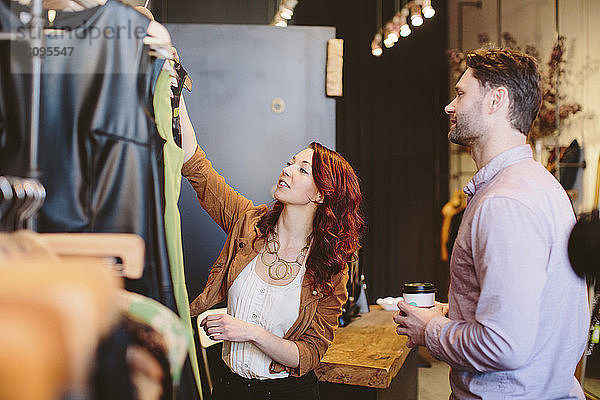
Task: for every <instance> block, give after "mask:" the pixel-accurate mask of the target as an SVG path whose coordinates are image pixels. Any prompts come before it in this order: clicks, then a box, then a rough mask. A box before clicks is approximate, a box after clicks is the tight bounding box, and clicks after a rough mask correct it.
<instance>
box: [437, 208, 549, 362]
mask: <svg viewBox="0 0 600 400" xmlns="http://www.w3.org/2000/svg"><path fill="white" fill-rule="evenodd" d="M542 221H543V219H542V218H540V216H539V215H537V214H536V211H535V210H532V209H531V208H529V207H527V206H526V205H525V204H523V203H521V202H520V201H518V200H516V199H513V198H508V197H491V198H488V199H487V200H485V202H484V203H483V204H482V205H481V206H480V207H479V208H478V210H477V211H476V215H474V218H473V223H472V225H471V246H472V254H473V262H474V272H475V274H476V280H477V282H478V284H479V289H480V293H479V299H478V302H477V307H476V310H475V317H474V320H472V321H461V320H451V319H448V318H445V317H435V318H433V319H432V320H431V321H430V322H429V323H428V324H427V327H426V330H425V341H426V344H427V347H428V348H429V350H430V351H431V353H432V354H433V356H434V357H436V358H438V359H440V360H443V361H445V362H447V363H448V364H450V365H451V366H452V367H453V368H456V369H458V370H464V371H470V372H489V371H499V370H512V369H517V368H519V367H521V366H523V365H524V364H525V363H527V361H528V360H529V359H530V357H531V356H532V353H533V350H534V344H535V340H536V336H537V333H538V330H539V329H540V308H541V306H542V304H541V302H542V294H543V293H542V292H543V289H544V284H545V282H546V279H547V270H546V268H547V264H548V259H549V257H550V250H551V246H552V243H550V239H549V235H548V232H547V229H552V227H550V226H546V227H545V226H544V224H543V223H542ZM451 307H452V305H451ZM450 316H452V314H450Z"/></svg>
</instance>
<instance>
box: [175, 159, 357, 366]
mask: <svg viewBox="0 0 600 400" xmlns="http://www.w3.org/2000/svg"><path fill="white" fill-rule="evenodd" d="M181 172H182V175H183V176H185V177H186V178H187V179H188V181H189V182H190V183H191V184H192V186H193V187H194V190H195V191H196V193H197V194H198V201H199V202H200V204H201V205H202V207H203V208H204V209H205V210H206V212H208V214H209V215H210V216H211V218H212V219H213V220H214V221H215V222H216V223H217V224H218V225H219V226H220V227H221V228H222V229H223V230H224V231H225V232H226V233H227V240H226V241H225V245H224V246H223V250H221V254H220V255H219V257H218V258H217V261H216V262H215V263H214V264H213V266H212V268H211V270H210V274H209V276H208V281H207V283H206V287H205V288H204V291H203V292H202V293H201V294H200V295H199V296H198V297H196V299H194V301H193V302H192V303H191V305H190V310H191V313H192V316H196V315H198V314H200V313H202V312H203V311H205V310H208V309H209V308H210V307H212V306H214V305H215V304H217V303H219V302H221V301H223V300H224V299H225V298H226V296H227V292H228V290H229V288H230V287H231V285H232V284H233V281H234V280H235V278H236V277H237V276H238V275H239V273H240V272H242V270H243V269H244V268H245V267H246V265H248V263H250V261H252V259H253V258H254V257H256V255H257V254H258V252H257V251H256V250H254V249H253V248H252V241H253V240H254V238H255V237H256V236H258V235H259V233H260V232H259V230H258V227H257V223H258V221H259V220H260V218H261V217H262V216H263V215H264V214H265V213H266V212H267V206H266V205H264V204H263V205H259V206H255V205H254V204H252V202H251V201H250V200H248V199H246V198H245V197H244V196H242V195H240V194H239V193H238V192H236V191H235V190H233V188H231V186H229V185H227V183H226V182H225V179H224V178H223V177H222V176H221V175H219V174H218V173H217V172H216V171H215V170H214V168H213V167H212V164H211V162H210V161H209V160H208V159H207V158H206V154H205V153H204V151H202V149H201V148H200V147H198V148H197V150H196V153H195V154H194V155H193V156H192V158H190V159H189V160H188V161H187V162H186V163H185V164H184V165H183V168H182V171H181ZM263 245H264V240H263V239H257V240H256V243H255V248H256V249H258V250H260V249H261V248H262V246H263ZM347 281H348V270H347V268H345V269H344V270H343V271H342V272H340V273H338V274H336V275H334V276H333V277H332V284H333V286H334V291H333V293H332V294H331V295H329V296H324V295H323V293H321V292H319V291H317V290H314V289H313V287H311V285H310V282H309V279H308V278H307V277H306V275H305V277H304V278H303V281H302V289H301V292H300V310H299V313H298V319H297V320H296V322H294V324H293V325H292V327H291V328H290V329H289V330H288V331H287V332H286V334H285V335H284V336H283V338H284V339H287V340H291V341H293V342H294V343H295V344H296V346H298V351H299V353H300V364H299V366H298V368H289V367H285V366H283V365H281V364H279V363H276V362H275V361H273V362H272V363H271V366H270V371H271V373H277V372H281V371H284V370H285V371H288V372H289V373H290V375H291V376H301V375H304V374H306V373H307V372H310V371H312V370H314V369H315V368H317V367H318V366H319V362H320V361H321V358H323V356H324V355H325V351H327V348H328V347H329V345H330V344H331V342H332V341H333V333H334V331H335V330H336V329H337V326H338V318H339V316H340V314H341V312H342V306H343V304H344V303H345V302H346V299H347V297H348V293H347V291H346V282H347Z"/></svg>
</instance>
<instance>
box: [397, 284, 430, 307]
mask: <svg viewBox="0 0 600 400" xmlns="http://www.w3.org/2000/svg"><path fill="white" fill-rule="evenodd" d="M435 292H436V289H435V285H434V284H433V283H428V282H413V283H405V284H404V288H403V290H402V297H403V298H404V301H405V302H407V303H408V304H411V305H413V306H417V307H422V308H430V307H433V303H434V301H435Z"/></svg>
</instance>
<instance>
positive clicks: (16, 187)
mask: <svg viewBox="0 0 600 400" xmlns="http://www.w3.org/2000/svg"><path fill="white" fill-rule="evenodd" d="M42 11H43V7H42V0H32V2H31V15H32V19H31V28H30V29H31V32H32V33H33V34H32V35H30V37H31V39H30V45H31V47H33V48H41V47H43V46H44V35H43V29H44V19H43V18H42ZM17 37H18V35H17V34H16V33H14V32H3V33H0V40H9V41H14V40H18V38H17ZM31 66H32V71H31V72H32V74H31V108H30V116H31V119H30V126H29V171H28V172H27V179H22V178H16V177H3V176H0V178H3V181H2V183H3V190H2V192H1V196H2V197H1V198H0V201H1V202H2V203H4V206H3V207H2V208H4V209H5V212H0V218H2V219H10V220H7V221H5V224H4V225H5V228H6V229H8V230H18V229H22V228H23V227H26V228H27V229H29V230H32V231H35V230H36V228H37V224H36V222H37V212H38V211H39V209H40V208H41V207H42V204H43V203H44V200H45V198H46V190H45V189H44V186H43V185H42V184H41V183H40V181H39V180H38V179H39V177H40V171H39V169H38V147H39V146H38V140H39V132H40V106H41V105H40V98H41V96H40V92H41V78H42V77H41V75H42V57H39V56H33V59H32V62H31ZM8 189H11V190H10V191H9V190H8ZM11 192H12V193H11ZM7 202H8V203H9V204H8V205H7V204H6V203H7ZM11 203H12V204H11ZM0 211H1V209H0Z"/></svg>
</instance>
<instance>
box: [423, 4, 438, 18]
mask: <svg viewBox="0 0 600 400" xmlns="http://www.w3.org/2000/svg"><path fill="white" fill-rule="evenodd" d="M421 12H422V13H423V16H424V17H425V18H427V19H429V18H432V17H433V16H434V15H435V9H434V8H433V7H432V6H431V0H425V1H424V2H423V8H422V9H421Z"/></svg>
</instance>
